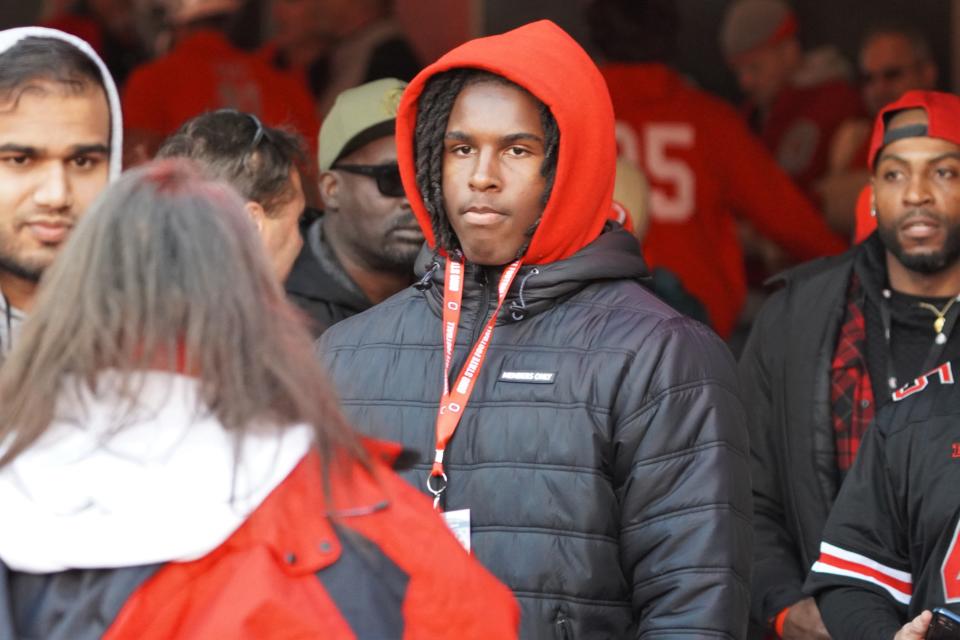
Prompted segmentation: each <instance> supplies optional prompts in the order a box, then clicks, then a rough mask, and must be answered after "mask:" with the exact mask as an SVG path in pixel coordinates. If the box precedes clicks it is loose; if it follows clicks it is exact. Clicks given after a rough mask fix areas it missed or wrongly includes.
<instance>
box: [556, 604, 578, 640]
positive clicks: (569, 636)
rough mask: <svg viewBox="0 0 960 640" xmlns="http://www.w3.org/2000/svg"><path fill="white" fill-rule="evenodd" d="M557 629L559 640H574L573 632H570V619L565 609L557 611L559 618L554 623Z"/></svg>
mask: <svg viewBox="0 0 960 640" xmlns="http://www.w3.org/2000/svg"><path fill="white" fill-rule="evenodd" d="M553 624H554V626H555V627H556V632H557V633H556V636H557V640H573V631H571V630H570V618H568V617H567V612H566V611H564V610H563V609H558V610H557V617H556V618H554V621H553Z"/></svg>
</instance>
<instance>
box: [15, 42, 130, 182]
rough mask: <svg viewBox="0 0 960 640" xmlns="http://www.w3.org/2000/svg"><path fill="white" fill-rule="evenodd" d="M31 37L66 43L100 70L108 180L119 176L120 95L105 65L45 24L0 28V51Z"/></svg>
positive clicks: (82, 45) (83, 45)
mask: <svg viewBox="0 0 960 640" xmlns="http://www.w3.org/2000/svg"><path fill="white" fill-rule="evenodd" d="M30 37H36V38H53V39H56V40H62V41H64V42H67V43H69V44H71V45H73V46H74V47H76V48H77V49H79V50H80V51H81V52H83V54H84V55H85V56H87V57H88V58H90V59H91V60H93V62H94V63H95V64H96V65H97V68H98V69H100V75H101V77H102V79H103V87H104V89H105V90H106V92H107V104H108V105H109V106H110V179H111V180H114V179H115V178H116V177H117V176H119V175H120V171H121V170H122V163H123V116H122V115H121V112H120V95H119V94H118V93H117V85H116V83H114V81H113V76H111V75H110V71H109V70H108V69H107V65H105V64H104V63H103V60H101V59H100V56H98V55H97V52H96V51H94V50H93V47H91V46H90V45H89V44H88V43H87V42H86V41H84V40H81V39H80V38H78V37H76V36H72V35H70V34H69V33H64V32H63V31H58V30H56V29H47V28H45V27H18V28H16V29H6V30H4V31H0V53H3V52H5V51H7V50H8V49H10V48H11V47H12V46H14V45H15V44H17V43H18V42H20V41H21V40H23V39H24V38H30Z"/></svg>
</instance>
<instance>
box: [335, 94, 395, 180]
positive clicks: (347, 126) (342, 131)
mask: <svg viewBox="0 0 960 640" xmlns="http://www.w3.org/2000/svg"><path fill="white" fill-rule="evenodd" d="M406 86H407V83H406V82H404V81H403V80H397V79H396V78H383V79H381V80H374V81H373V82H368V83H366V84H362V85H360V86H359V87H354V88H353V89H347V90H346V91H344V92H343V93H341V94H340V95H339V96H337V99H336V101H335V102H334V103H333V107H332V108H331V109H330V112H329V113H328V114H327V117H326V118H324V120H323V126H321V127H320V139H319V144H318V146H319V147H320V152H319V157H318V164H319V165H320V171H328V170H329V169H330V167H332V166H333V165H334V164H335V163H336V162H337V161H338V160H339V159H340V158H343V157H344V156H348V155H350V154H351V153H353V152H354V151H356V150H357V149H359V148H360V147H362V146H364V145H366V144H368V143H370V142H373V141H374V140H377V139H378V138H383V137H384V136H392V135H393V133H394V131H395V129H396V121H397V107H398V106H400V96H401V95H403V90H404V88H405V87H406Z"/></svg>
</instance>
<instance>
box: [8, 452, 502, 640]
mask: <svg viewBox="0 0 960 640" xmlns="http://www.w3.org/2000/svg"><path fill="white" fill-rule="evenodd" d="M370 447H371V450H372V453H373V454H374V456H375V457H374V459H373V461H372V464H373V473H372V474H371V473H370V472H368V471H366V470H364V469H362V468H361V467H360V466H359V465H358V464H357V463H350V465H349V466H347V467H346V468H344V467H345V466H346V465H341V466H339V467H334V468H332V469H331V472H330V475H329V476H328V478H329V485H328V486H330V487H331V490H330V496H329V498H328V497H327V495H326V493H325V491H324V489H323V486H324V483H325V481H324V474H323V473H322V471H321V464H320V459H319V456H318V455H317V454H316V453H311V454H309V455H308V456H307V457H305V458H304V459H303V460H302V461H301V462H300V464H299V465H298V466H297V467H296V468H295V469H294V470H293V472H292V473H291V474H290V475H289V476H288V477H287V479H286V480H284V481H283V483H282V484H280V485H279V486H278V487H277V488H276V489H275V490H274V491H273V492H272V493H271V494H270V495H269V496H268V497H267V499H266V500H265V501H264V502H263V503H262V504H261V505H260V506H259V508H257V510H256V511H254V512H253V513H252V514H251V515H250V517H249V518H248V519H247V520H246V522H245V523H244V524H243V525H242V526H241V527H240V529H238V530H237V531H236V532H235V533H234V534H233V535H231V536H230V538H229V539H227V541H226V542H224V543H223V544H221V545H220V546H219V547H217V548H216V549H215V550H214V551H212V552H210V553H208V554H206V555H205V556H203V557H201V558H199V559H197V560H194V561H189V562H176V563H168V564H155V565H148V566H131V567H122V568H113V569H74V570H68V571H60V572H55V573H49V574H33V573H24V572H17V571H12V570H10V569H8V568H7V567H6V566H5V565H4V564H3V563H2V562H0V638H3V640H34V639H37V640H39V639H41V638H42V639H43V640H94V639H99V638H104V639H105V640H127V639H133V638H136V639H137V640H161V639H163V640H169V639H171V638H177V639H183V640H187V639H191V640H192V639H195V640H201V639H203V640H206V639H210V638H238V639H241V638H249V639H251V640H253V639H257V640H269V639H271V638H276V639H280V638H294V637H296V638H331V639H337V640H340V639H343V640H354V639H367V638H371V639H372V638H377V639H383V640H387V639H390V638H397V639H400V638H418V639H419V638H451V639H453V638H457V639H459V638H476V639H477V640H481V639H483V640H486V639H488V638H512V637H516V628H517V623H518V612H517V608H516V604H515V603H514V602H513V600H512V598H511V596H510V594H509V591H507V590H506V589H505V588H504V587H503V586H502V585H500V584H499V583H498V582H497V581H496V580H495V579H494V578H493V577H492V576H491V575H490V574H489V573H487V572H486V571H485V570H484V569H483V568H482V567H480V566H479V565H478V564H477V563H476V562H474V561H473V560H472V559H471V558H470V557H469V556H468V555H467V554H466V553H464V551H463V549H462V548H461V547H460V545H459V543H458V542H457V541H456V540H455V539H454V538H453V536H451V535H450V534H449V533H448V532H447V531H446V527H445V525H444V524H443V522H442V521H441V520H440V519H439V518H438V517H437V516H436V515H435V514H434V513H433V510H432V508H431V506H430V504H429V501H428V500H426V499H425V498H424V497H423V496H421V495H419V494H417V492H416V491H414V490H413V489H412V488H411V487H409V486H407V485H406V483H404V482H403V481H402V480H400V479H399V478H397V477H396V476H395V475H394V474H393V473H392V472H391V471H390V470H389V469H388V468H387V466H386V465H385V464H384V463H383V462H382V461H380V460H379V458H380V457H383V458H389V457H392V454H389V453H386V452H385V451H384V450H383V448H382V447H380V446H374V445H373V444H371V445H370ZM4 526H9V523H6V524H5V525H4ZM424 541H429V544H428V545H427V544H424Z"/></svg>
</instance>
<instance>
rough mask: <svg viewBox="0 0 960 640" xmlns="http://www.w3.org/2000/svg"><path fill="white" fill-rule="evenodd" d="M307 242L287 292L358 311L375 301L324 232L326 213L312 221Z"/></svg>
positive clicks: (292, 274) (292, 273)
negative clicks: (358, 281)
mask: <svg viewBox="0 0 960 640" xmlns="http://www.w3.org/2000/svg"><path fill="white" fill-rule="evenodd" d="M305 235H306V238H305V242H304V243H303V248H302V249H301V250H300V254H299V255H298V256H297V259H296V261H295V262H294V264H293V268H292V269H291V270H290V275H289V277H288V278H287V282H286V285H285V286H286V289H287V291H288V292H290V293H292V294H295V295H299V296H303V297H304V298H309V299H312V300H326V301H329V302H334V303H336V304H340V305H344V306H347V307H350V308H353V309H356V310H357V311H358V312H360V311H364V310H366V309H369V308H370V307H371V306H373V303H372V302H370V300H369V299H367V297H366V296H365V295H364V294H363V292H362V291H361V290H360V287H358V286H357V284H356V283H355V282H354V281H353V280H352V279H351V278H350V276H349V275H348V274H347V272H346V271H344V269H343V266H342V265H341V264H340V261H339V260H338V259H337V256H336V255H335V254H334V252H333V249H332V248H331V247H330V244H329V243H328V242H327V239H326V237H325V236H324V234H323V217H320V218H318V219H317V220H315V221H314V222H313V224H311V225H310V227H309V228H308V229H307V232H306V234H305Z"/></svg>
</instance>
